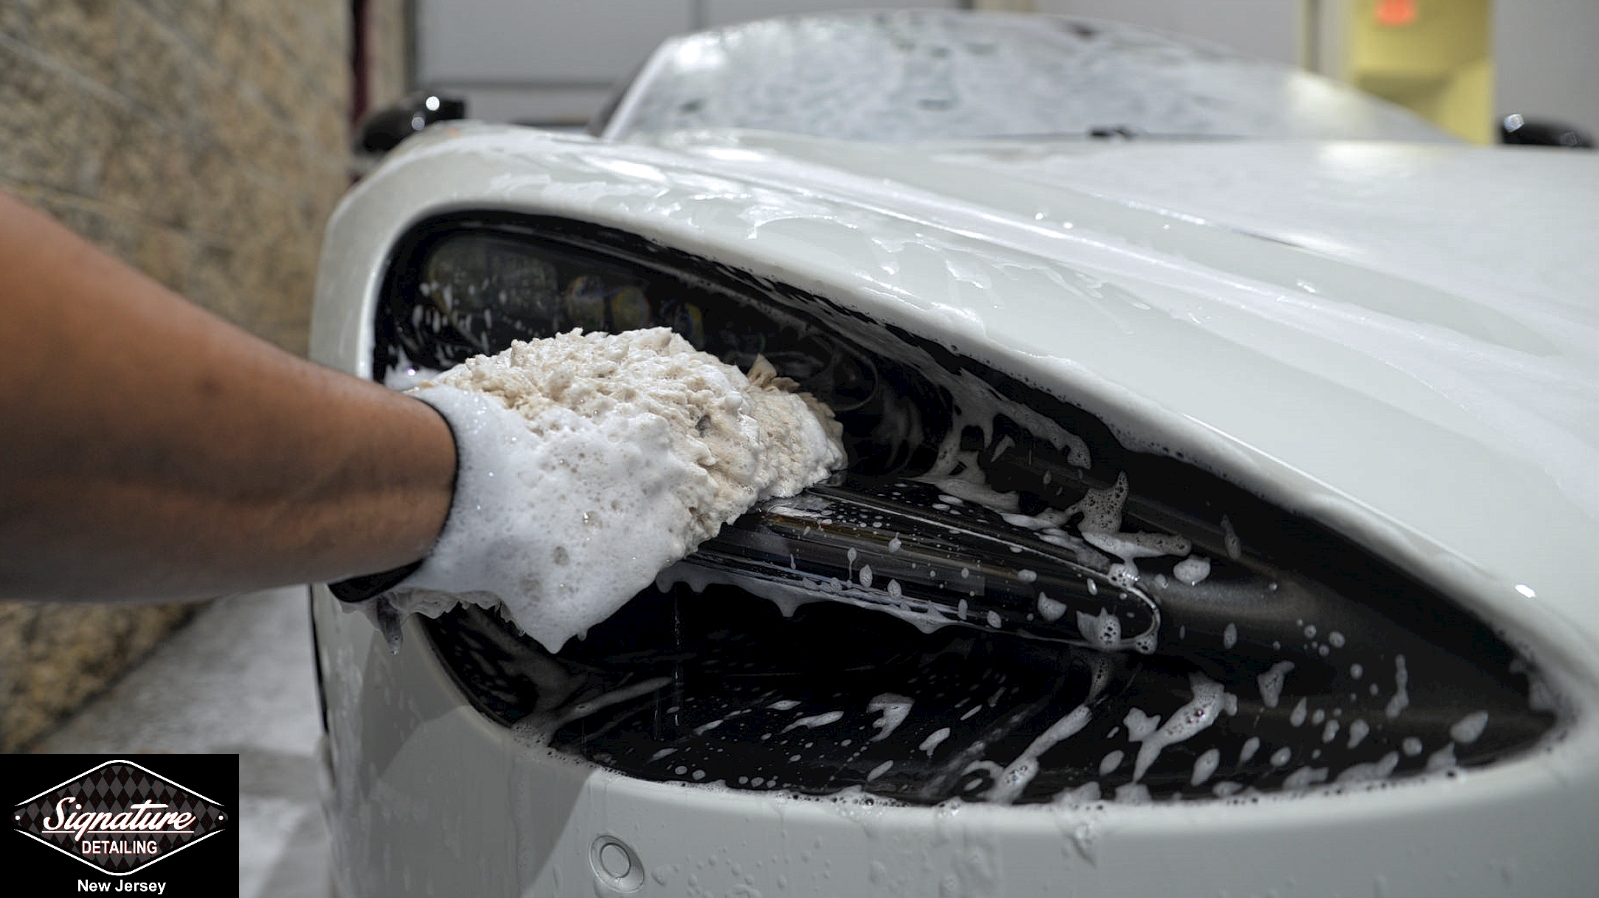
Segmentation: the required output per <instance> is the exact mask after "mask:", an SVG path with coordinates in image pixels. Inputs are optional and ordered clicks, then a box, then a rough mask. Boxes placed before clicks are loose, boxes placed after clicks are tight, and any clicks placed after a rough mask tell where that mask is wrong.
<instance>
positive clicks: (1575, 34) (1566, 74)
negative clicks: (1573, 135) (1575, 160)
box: [1493, 0, 1599, 139]
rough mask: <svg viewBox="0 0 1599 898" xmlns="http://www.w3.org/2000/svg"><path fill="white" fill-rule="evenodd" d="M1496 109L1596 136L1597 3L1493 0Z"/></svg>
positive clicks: (1598, 71)
mask: <svg viewBox="0 0 1599 898" xmlns="http://www.w3.org/2000/svg"><path fill="white" fill-rule="evenodd" d="M1493 58H1494V75H1495V83H1494V108H1495V109H1497V110H1498V111H1499V114H1500V115H1508V114H1510V113H1512V112H1520V113H1522V114H1524V115H1526V116H1527V117H1529V118H1532V117H1534V116H1537V117H1546V118H1551V119H1555V120H1558V121H1563V122H1566V123H1567V124H1572V125H1576V126H1577V127H1579V128H1581V129H1582V130H1584V131H1586V132H1588V134H1589V135H1590V136H1592V137H1594V138H1596V139H1599V2H1595V0H1494V4H1493Z"/></svg>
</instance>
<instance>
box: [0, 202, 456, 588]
mask: <svg viewBox="0 0 1599 898" xmlns="http://www.w3.org/2000/svg"><path fill="white" fill-rule="evenodd" d="M0 272H4V278H3V279H0V297H3V310H4V313H5V320H6V325H5V327H4V329H3V330H0V357H4V358H6V359H7V364H8V368H9V369H10V374H9V375H8V377H7V378H6V379H5V380H4V381H0V416H3V419H4V420H5V421H6V422H7V425H6V427H5V430H6V432H7V433H9V434H10V435H11V436H8V437H7V438H5V439H4V440H0V593H3V594H5V595H9V596H13V597H36V598H43V597H83V598H112V597H128V598H143V597H152V598H153V597H179V596H199V595H207V594H215V593H219V592H226V591H230V590H235V589H246V588H252V587H258V586H266V585H272V584H280V583H290V582H296V581H305V580H318V579H328V578H333V577H338V576H345V575H349V574H355V573H363V572H368V571H373V570H380V569H383V568H386V567H392V566H395V565H398V564H402V563H405V562H408V561H412V560H415V559H417V558H420V557H421V556H422V555H423V554H425V553H426V551H427V549H428V547H429V546H430V545H431V543H432V540H433V538H434V537H435V536H436V534H437V533H438V531H439V528H440V527H441V526H442V523H443V520H444V516H445V513H446V511H447V510H448V507H449V501H450V486H451V478H452V475H453V471H454V446H453V442H452V440H451V437H450V434H449V431H448V428H447V427H446V426H445V425H444V423H443V422H442V420H441V419H440V418H439V417H438V416H437V415H436V414H435V413H434V412H433V411H432V410H431V409H429V408H427V407H426V406H424V405H422V404H421V403H418V402H416V401H415V400H412V399H410V398H408V397H404V396H400V395H398V394H394V393H391V392H389V391H387V390H385V389H383V388H382V387H379V386H377V385H375V384H370V383H365V382H362V381H359V380H357V379H355V378H350V377H347V376H345V375H342V374H338V373H336V372H333V371H330V370H327V369H324V368H320V367H318V366H315V365H312V364H310V363H308V362H305V361H303V360H301V359H298V358H296V357H294V356H292V355H290V354H288V353H285V352H282V351H281V350H278V349H276V348H275V347H272V346H271V345H269V344H266V343H264V342H262V341H260V340H258V339H256V338H254V337H252V336H250V335H248V334H246V333H245V332H243V331H241V330H239V329H237V328H235V327H233V326H231V325H228V324H226V323H225V322H222V321H221V320H219V319H217V318H215V317H214V316H211V315H209V314H208V313H206V312H204V311H202V310H200V309H198V308H197V307H195V306H192V305H190V304H189V303H187V302H185V301H183V300H182V299H180V298H179V297H177V296H175V295H173V294H172V293H170V292H169V291H167V290H165V289H164V288H162V287H160V286H159V285H158V284H155V283H154V282H153V281H150V280H149V279H147V278H145V277H143V276H142V275H140V274H138V273H137V272H134V271H132V270H131V269H129V268H127V267H126V266H124V265H122V264H121V263H118V262H116V261H115V260H112V259H110V258H108V257H106V256H104V255H103V254H100V253H98V252H97V251H95V250H93V249H92V248H91V247H89V246H87V245H86V244H84V243H83V242H82V241H80V240H78V239H77V238H76V237H74V236H73V235H71V234H70V233H69V232H67V231H65V229H62V228H60V227H59V226H58V225H56V224H55V223H54V222H51V221H50V220H48V219H47V218H45V217H44V216H42V215H40V214H38V213H36V212H34V211H32V210H30V209H28V208H27V207H25V206H22V205H21V204H20V203H17V202H16V201H15V200H12V199H10V198H9V197H0Z"/></svg>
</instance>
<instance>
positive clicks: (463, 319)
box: [374, 214, 1557, 804]
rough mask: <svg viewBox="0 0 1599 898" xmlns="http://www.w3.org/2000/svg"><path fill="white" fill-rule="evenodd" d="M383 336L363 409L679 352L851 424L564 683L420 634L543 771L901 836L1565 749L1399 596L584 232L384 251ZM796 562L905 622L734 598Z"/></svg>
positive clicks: (897, 361) (1456, 628)
mask: <svg viewBox="0 0 1599 898" xmlns="http://www.w3.org/2000/svg"><path fill="white" fill-rule="evenodd" d="M376 323H377V335H378V339H377V344H376V347H375V352H376V358H375V359H374V361H375V365H374V371H375V372H377V374H378V376H379V377H382V376H384V375H385V374H386V373H389V372H394V371H400V370H403V369H406V368H408V367H412V366H422V367H428V368H445V367H448V366H450V365H453V364H455V363H456V362H459V361H462V360H464V359H465V358H467V357H469V356H471V355H474V354H477V353H480V352H495V351H498V350H499V349H501V348H503V347H504V346H505V345H506V344H507V343H508V342H509V341H510V340H512V339H518V338H522V339H530V338H535V337H542V336H548V335H551V334H553V333H556V332H560V331H563V330H566V329H569V328H571V327H583V328H585V329H606V330H622V329H629V328H637V327H646V326H657V325H668V326H671V327H672V328H673V329H675V330H677V331H678V332H679V333H681V334H682V335H683V336H685V337H686V338H687V339H688V340H689V341H690V342H691V343H693V344H694V345H695V346H696V347H698V348H700V349H703V350H705V351H707V352H710V353H713V354H715V355H717V356H719V357H720V358H722V359H723V360H724V361H728V362H731V363H734V364H738V365H740V366H742V367H746V368H747V367H748V366H749V365H750V364H751V363H752V362H753V361H754V359H755V357H756V355H757V354H764V355H765V356H766V357H767V358H768V359H769V360H770V361H771V362H772V363H773V364H774V366H775V367H776V368H777V370H778V372H779V373H780V374H782V375H785V376H788V377H792V378H794V379H795V380H797V381H798V382H799V383H800V385H801V386H802V388H804V389H806V390H808V391H810V392H812V393H813V394H815V395H816V396H817V397H818V398H819V399H821V400H823V401H824V402H826V403H828V404H829V405H830V406H831V407H832V408H833V409H834V410H835V412H836V413H837V416H838V418H839V420H840V421H841V422H842V423H843V425H844V429H845V435H846V436H845V442H846V448H847V449H848V451H849V456H850V466H849V471H848V473H847V474H845V475H842V476H841V477H839V478H837V479H836V480H835V481H834V482H831V483H830V484H828V485H825V486H823V487H821V488H819V489H818V490H816V491H814V492H813V493H811V494H807V495H802V496H801V497H799V498H798V499H796V500H789V501H788V504H787V505H781V506H771V507H768V508H766V509H763V512H764V513H763V514H762V515H759V516H747V517H746V518H744V519H741V520H740V521H739V522H737V523H736V524H734V525H731V526H730V527H729V528H728V529H727V530H726V532H725V533H724V535H723V537H720V538H718V540H717V541H715V542H714V543H712V544H708V545H707V546H706V547H705V548H704V549H702V552H701V553H700V554H699V555H697V556H695V557H691V558H690V559H689V562H688V563H687V565H686V566H681V567H679V568H677V569H674V571H672V572H669V573H668V575H666V576H663V578H662V579H661V581H660V583H659V584H658V586H657V588H654V589H650V590H646V591H644V592H643V593H641V594H640V595H638V596H637V597H636V598H635V599H634V600H633V601H632V602H631V603H630V604H629V605H628V606H627V607H625V608H624V609H622V611H620V612H619V613H618V614H616V615H615V616H614V617H612V618H611V619H609V620H607V621H605V622H604V623H602V624H600V625H599V626H597V627H595V628H594V629H593V630H591V631H590V632H589V633H588V634H587V636H586V638H584V639H581V640H575V641H573V642H572V643H571V644H569V645H567V646H566V647H565V648H564V649H563V650H562V651H561V652H559V653H557V654H553V655H552V654H550V653H548V652H546V651H544V650H543V649H542V648H540V647H539V646H538V645H537V644H536V643H534V642H533V641H532V640H531V639H528V638H525V637H523V636H522V635H521V634H519V633H518V632H516V630H515V628H514V627H513V626H512V625H511V624H509V623H507V622H505V621H503V620H501V619H500V618H498V617H497V616H495V615H493V614H491V613H487V612H484V611H483V610H481V609H477V608H472V607H466V608H462V609H459V610H456V611H454V612H451V613H450V614H447V615H445V616H444V617H442V618H440V619H438V620H436V621H428V622H425V623H424V628H425V630H426V631H427V633H428V634H429V637H430V639H431V641H432V644H433V646H434V648H435V649H436V651H437V653H438V655H439V657H440V658H441V660H442V661H443V663H444V665H445V666H446V667H447V668H448V670H449V671H450V672H451V674H452V676H453V677H454V678H455V680H456V682H457V684H458V685H459V686H460V688H461V690H462V692H463V693H464V694H465V696H466V697H467V698H468V699H469V700H470V701H471V702H472V703H473V704H474V705H475V706H476V707H477V708H478V709H479V710H480V711H481V712H482V713H484V714H485V715H487V716H488V717H490V718H492V719H493V720H495V721H497V722H499V723H500V724H502V725H505V726H515V727H520V728H522V729H525V730H527V731H529V732H530V733H531V734H534V735H536V736H537V737H538V738H540V739H543V740H546V741H547V742H548V744H549V746H550V747H552V748H553V749H555V750H557V751H560V752H564V753H569V754H573V755H577V756H581V757H583V758H586V759H588V760H590V761H592V762H594V763H597V764H601V765H604V766H606V767H609V768H612V769H614V770H617V771H620V772H622V773H625V774H628V775H632V776H637V777H642V778H646V779H652V780H664V781H682V782H690V783H693V782H702V783H715V782H719V783H722V784H723V785H725V786H727V787H730V788H734V789H751V790H784V791H789V792H794V793H802V794H812V795H823V794H833V793H838V792H843V791H849V790H858V791H864V792H868V793H872V794H874V795H878V796H883V797H885V798H891V799H895V800H899V801H905V802H911V803H919V804H931V803H937V802H941V801H946V800H949V799H963V800H988V801H996V802H1007V803H1008V802H1022V803H1036V802H1048V801H1057V800H1092V799H1098V798H1111V797H1115V798H1118V799H1121V800H1145V799H1155V800H1166V799H1176V798H1209V797H1223V798H1225V797H1230V796H1236V795H1246V796H1247V795H1250V794H1255V793H1263V792H1276V791H1281V790H1293V789H1300V788H1306V787H1310V786H1315V785H1318V784H1338V783H1343V784H1347V785H1351V786H1353V785H1356V784H1361V783H1370V782H1380V781H1387V780H1390V779H1393V778H1399V777H1405V776H1411V775H1415V774H1421V773H1425V772H1428V771H1448V770H1453V769H1455V768H1457V767H1461V766H1477V765H1482V764H1487V763H1491V762H1493V761H1496V760H1498V759H1501V758H1504V757H1507V756H1511V755H1513V754H1515V753H1518V752H1523V751H1526V750H1527V749H1529V748H1530V747H1532V746H1534V745H1536V744H1537V743H1538V742H1539V741H1540V740H1541V739H1543V738H1545V737H1546V736H1547V734H1549V733H1550V732H1551V731H1552V729H1553V728H1554V727H1555V725H1556V723H1557V715H1556V714H1555V712H1554V710H1553V708H1552V707H1551V705H1550V702H1549V700H1548V696H1547V693H1546V691H1545V690H1544V689H1543V687H1542V686H1541V685H1540V684H1539V683H1538V680H1537V677H1536V675H1535V674H1534V672H1532V671H1531V670H1530V668H1529V667H1528V665H1527V664H1526V662H1525V661H1524V660H1523V659H1521V658H1519V657H1518V656H1517V654H1516V652H1515V651H1514V650H1512V648H1511V647H1510V646H1508V645H1507V644H1506V643H1505V642H1504V641H1503V640H1502V639H1500V638H1498V637H1497V636H1496V635H1495V634H1494V633H1493V632H1492V631H1491V630H1490V629H1489V628H1488V627H1487V626H1485V625H1484V624H1483V623H1482V622H1480V621H1478V620H1476V619H1475V618H1473V617H1472V616H1471V615H1469V614H1467V613H1466V612H1465V611H1464V610H1462V609H1461V608H1459V607H1458V606H1456V605H1455V604H1453V603H1451V602H1450V601H1448V600H1447V599H1446V598H1445V597H1444V596H1441V595H1439V594H1438V593H1437V592H1436V591H1434V590H1432V589H1431V588H1430V587H1428V586H1426V585H1425V584H1422V583H1420V582H1417V581H1416V580H1415V579H1413V578H1412V577H1410V576H1408V575H1407V574H1405V573H1404V572H1403V571H1401V570H1399V569H1397V568H1395V567H1394V566H1392V565H1391V564H1389V563H1387V562H1385V561H1384V560H1382V559H1380V558H1378V557H1375V556H1373V555H1372V554H1371V553H1369V552H1367V551H1365V550H1363V549H1361V548H1359V547H1357V546H1355V545H1354V544H1353V543H1351V542H1350V541H1348V540H1347V539H1345V538H1343V537H1341V536H1340V535H1338V534H1336V533H1334V532H1332V531H1330V530H1328V529H1327V528H1325V527H1323V526H1321V525H1320V524H1317V523H1316V522H1313V521H1310V520H1307V519H1305V518H1302V517H1298V516H1295V515H1292V514H1289V513H1287V512H1285V511H1283V510H1281V509H1278V508H1276V507H1274V506H1272V505H1270V504H1269V503H1267V502H1264V501H1262V500H1261V499H1259V498H1258V497H1256V496H1253V495H1251V494H1249V493H1246V492H1244V491H1243V490H1241V489H1239V488H1237V487H1234V486H1232V485H1230V484H1228V483H1226V482H1225V481H1223V480H1221V479H1220V478H1218V477H1216V476H1214V475H1211V474H1209V473H1207V472H1205V471H1202V470H1200V469H1199V468H1197V467H1195V466H1193V465H1190V464H1187V463H1185V462H1183V461H1181V460H1178V459H1175V458H1168V457H1159V456H1154V455H1150V454H1145V453H1139V452H1134V451H1131V450H1128V449H1127V448H1125V447H1124V446H1122V445H1121V443H1120V442H1118V441H1117V439H1116V438H1115V437H1114V435H1113V434H1112V432H1111V431H1110V429H1109V428H1107V427H1106V426H1105V424H1104V423H1103V422H1101V421H1099V420H1097V419H1096V418H1095V417H1094V416H1092V415H1090V414H1088V413H1087V412H1085V411H1083V410H1082V409H1079V408H1076V407H1075V406H1073V405H1071V404H1070V403H1068V402H1066V401H1064V400H1063V399H1062V398H1060V397H1057V396H1054V395H1051V394H1050V393H1048V392H1047V391H1044V390H1041V389H1038V388H1036V387H1034V386H1030V385H1027V384H1023V383H1021V382H1019V381H1017V380H1016V379H1014V378H1012V377H1009V376H1007V375H1005V374H1003V373H1002V372H999V371H997V370H994V369H993V368H991V367H989V366H987V365H984V364H982V363H979V362H977V361H975V360H972V359H969V358H965V357H963V356H960V355H958V354H956V353H954V352H952V351H950V350H949V349H947V348H945V347H942V346H938V345H935V344H932V343H929V342H927V341H924V340H921V339H919V338H917V337H916V336H915V335H913V334H911V333H909V332H906V331H904V330H902V329H900V328H897V327H894V326H893V325H890V324H886V323H883V322H879V321H874V320H870V319H868V318H866V317H864V316H862V315H860V314H859V313H856V312H853V311H850V310H847V309H844V308H842V307H840V306H838V305H835V304H833V303H831V302H829V301H828V300H826V299H825V298H822V297H817V296H812V295H808V294H806V293H803V292H801V291H798V290H795V289H792V288H789V287H786V286H784V285H781V284H776V283H772V282H769V281H766V280H763V279H761V278H757V277H754V276H751V275H749V274H746V273H743V272H740V271H736V270H732V269H729V268H727V267H725V266H721V265H718V264H715V263H712V262H708V261H706V260H703V259H698V258H695V257H693V256H690V255H687V254H684V253H681V252H677V251H674V250H670V249H667V248H664V247H661V246H658V245H655V244H652V243H649V242H646V241H643V240H640V239H638V238H635V237H632V236H629V235H626V234H623V233H619V232H616V231H611V230H607V229H604V228H599V227H595V226H590V225H584V224H580V223H576V222H571V221H565V220H558V219H550V218H535V217H527V216H515V215H509V214H504V215H487V214H485V215H456V216H448V217H443V218H439V219H434V220H431V221H429V222H425V223H423V224H422V225H420V226H418V227H417V228H415V229H413V230H412V231H411V232H410V234H409V235H408V236H407V237H406V238H405V239H404V240H403V241H402V242H401V244H400V245H399V246H398V247H397V249H396V252H395V255H394V256H393V257H392V259H391V261H390V268H389V271H388V274H387V278H386V281H385V285H384V294H383V299H382V302H381V303H380V304H379V310H378V321H377V322H376ZM806 502H817V503H822V504H821V505H817V506H814V507H811V508H810V510H809V511H808V510H807V507H806V505H805V503H806ZM817 509H824V510H823V511H820V512H818V511H817ZM813 512H815V513H813ZM1112 513H1113V514H1114V516H1115V520H1114V525H1115V526H1113V527H1108V528H1107V527H1103V526H1090V524H1091V523H1092V522H1093V517H1092V516H1094V515H1100V516H1107V515H1111V514H1112ZM785 527H786V528H788V529H786V530H785V529H783V528H785ZM796 546H797V547H799V548H798V549H796V548H795V547H796ZM793 551H802V552H805V553H808V554H807V555H806V557H805V559H804V561H805V564H803V565H799V564H794V563H791V564H790V565H788V567H789V568H790V569H792V570H795V571H797V573H795V575H794V576H793V577H792V578H791V579H792V581H793V582H790V583H787V584H783V585H785V586H786V589H778V590H776V591H775V592H774V593H773V597H775V598H778V599H793V598H794V597H795V596H800V597H805V596H816V595H823V594H827V593H829V591H831V592H832V593H835V594H838V595H841V594H842V593H846V592H847V593H850V594H851V595H852V596H853V600H854V601H855V602H856V604H858V605H868V606H870V605H873V604H874V603H875V604H878V605H880V606H881V607H883V608H885V609H886V610H890V611H894V612H895V613H896V614H897V615H898V617H896V616H891V615H883V614H875V613H872V612H870V611H867V610H862V609H861V608H858V607H851V606H850V605H847V604H841V603H839V602H816V603H809V604H797V606H796V603H793V602H786V603H785V602H778V603H774V602H766V601H761V600H758V599H753V598H752V597H751V596H750V595H749V593H748V592H746V591H745V590H743V589H740V588H739V587H738V586H736V585H729V583H728V582H727V581H728V580H729V578H728V577H725V576H722V574H723V573H725V572H726V570H728V569H732V568H737V567H739V566H740V565H743V566H745V567H749V566H765V568H766V569H767V570H768V573H769V574H770V577H769V578H768V582H774V583H775V582H778V581H781V580H782V579H783V575H782V569H783V568H784V567H785V565H784V564H783V553H784V552H793ZM866 557H871V558H873V559H874V560H877V561H878V564H879V565H880V566H879V568H878V569H877V571H876V573H875V574H874V575H867V572H866V571H864V570H863V568H864V567H865V566H866V565H865V564H863V563H862V559H863V558H866ZM791 561H792V559H791ZM732 580H733V582H734V583H736V582H738V579H737V578H736V577H734V578H732ZM888 583H892V584H893V586H892V587H889V586H887V585H886V584H888ZM757 591H760V590H757ZM838 595H834V596H833V597H838ZM885 596H887V598H885ZM963 596H970V597H972V598H973V599H974V600H975V599H976V598H978V597H979V596H981V597H982V599H983V600H984V602H985V603H986V604H985V607H988V608H991V609H992V608H1002V609H1004V610H1005V614H1004V615H1000V614H998V613H995V614H993V615H971V616H968V615H967V614H965V612H964V601H963V599H962V597H963ZM780 605H781V607H780ZM932 606H937V609H935V610H932V611H930V610H929V608H930V607H932ZM952 608H953V609H956V611H955V613H951V612H950V609H952ZM943 623H948V624H953V626H943V627H930V626H929V624H943ZM918 625H920V626H918Z"/></svg>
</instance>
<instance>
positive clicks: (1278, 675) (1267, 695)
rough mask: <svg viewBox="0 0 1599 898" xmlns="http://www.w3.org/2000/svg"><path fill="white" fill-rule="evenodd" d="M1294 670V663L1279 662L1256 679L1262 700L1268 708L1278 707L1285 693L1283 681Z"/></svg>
mask: <svg viewBox="0 0 1599 898" xmlns="http://www.w3.org/2000/svg"><path fill="white" fill-rule="evenodd" d="M1293 669H1294V662H1292V661H1278V662H1277V663H1276V664H1273V665H1272V666H1271V669H1270V670H1268V671H1266V672H1265V673H1263V674H1261V675H1260V676H1258V677H1256V678H1255V683H1256V684H1257V685H1258V686H1259V687H1260V700H1261V701H1262V702H1264V703H1265V705H1266V707H1268V708H1275V707H1277V700H1278V699H1279V698H1280V697H1281V696H1282V692H1283V680H1284V679H1285V678H1286V677H1287V676H1288V674H1289V672H1290V671H1292V670H1293Z"/></svg>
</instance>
